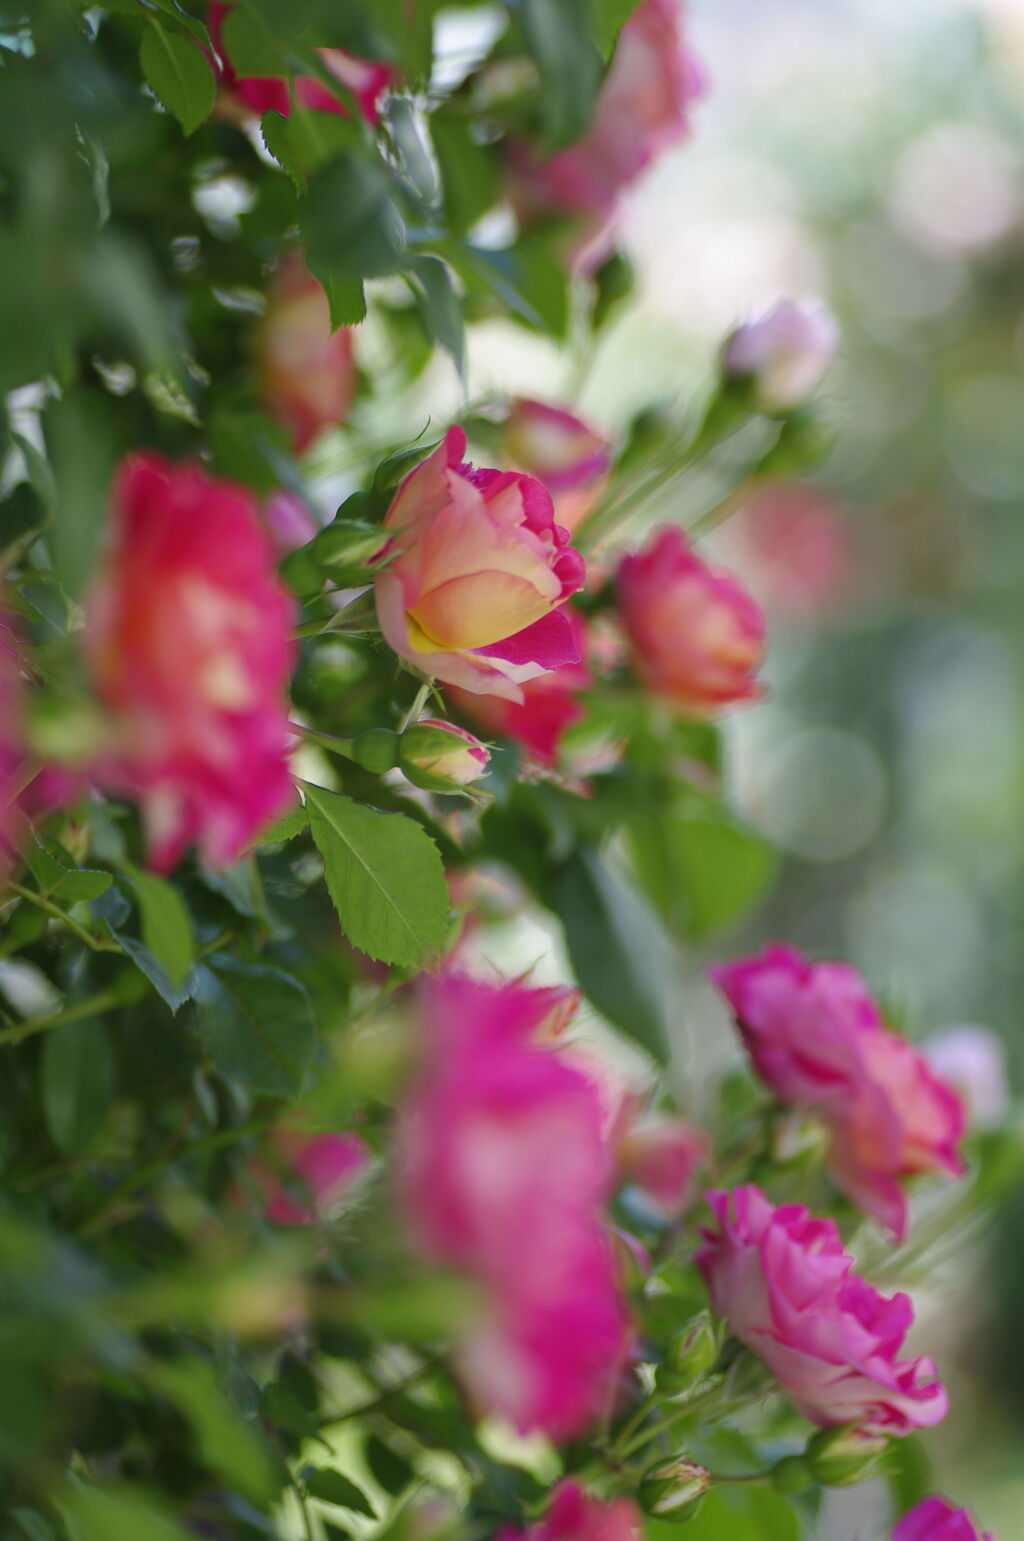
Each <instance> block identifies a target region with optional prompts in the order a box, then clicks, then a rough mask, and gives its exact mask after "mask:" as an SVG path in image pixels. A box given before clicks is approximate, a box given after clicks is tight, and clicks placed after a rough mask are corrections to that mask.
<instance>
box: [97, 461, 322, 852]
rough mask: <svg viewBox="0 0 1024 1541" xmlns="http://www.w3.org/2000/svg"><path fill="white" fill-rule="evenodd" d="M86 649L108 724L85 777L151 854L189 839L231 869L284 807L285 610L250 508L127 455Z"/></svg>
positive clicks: (225, 487) (226, 490)
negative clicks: (117, 802)
mask: <svg viewBox="0 0 1024 1541" xmlns="http://www.w3.org/2000/svg"><path fill="white" fill-rule="evenodd" d="M85 609H86V626H85V651H86V659H87V663H88V667H89V672H90V675H91V677H92V683H93V686H94V688H95V690H96V694H97V695H98V697H99V698H100V700H101V702H102V703H103V705H104V706H105V707H106V708H107V710H108V712H109V713H110V716H111V719H112V728H111V739H110V743H109V744H108V746H107V747H106V749H105V750H104V751H103V753H102V755H101V757H100V759H99V760H98V761H97V762H96V763H95V764H93V765H90V767H89V775H90V776H91V777H92V778H93V779H94V780H96V781H97V782H99V783H100V784H102V785H104V786H106V787H108V788H109V789H111V790H113V791H115V792H118V793H121V794H123V795H125V796H128V797H134V798H137V799H138V801H139V802H140V803H141V806H142V812H143V818H144V822H145V826H146V835H147V840H148V844H149V857H150V861H151V863H152V865H153V866H154V867H156V868H157V869H159V870H161V871H166V870H167V869H169V868H170V867H173V866H174V864H175V862H177V861H178V860H179V858H180V857H181V856H182V854H183V853H184V851H185V849H186V848H187V847H188V846H189V845H190V844H191V843H192V842H193V841H196V842H198V844H199V847H200V849H201V852H202V855H203V859H204V860H205V861H207V862H209V863H210V864H211V865H213V866H220V865H223V864H224V863H225V862H229V861H233V860H234V859H235V857H237V856H238V855H239V854H240V852H241V851H242V849H243V848H244V847H245V845H246V843H247V842H248V841H249V840H250V839H251V838H252V837H253V836H254V835H255V834H256V833H257V832H258V831H259V830H260V829H261V828H262V826H263V825H265V824H267V823H268V822H269V821H270V820H271V819H272V818H274V817H275V816H276V815H277V814H279V813H281V812H282V811H283V809H284V808H285V807H286V806H287V805H288V803H289V802H290V801H291V800H292V799H293V797H294V795H295V792H294V786H293V782H292V778H291V775H290V774H289V770H288V753H289V749H290V747H291V740H292V733H291V730H290V729H289V726H288V699H287V686H288V678H289V674H290V671H291V663H292V657H293V644H292V640H291V626H292V616H293V606H292V602H291V600H290V599H289V597H288V595H287V593H286V592H285V590H284V588H283V587H282V585H281V584H280V582H279V581H278V578H277V575H276V573H275V570H274V552H273V549H272V547H271V544H270V540H269V538H268V537H267V535H266V534H265V533H264V531H263V529H262V528H261V524H260V519H259V514H258V511H257V507H256V502H255V499H254V498H253V496H252V494H251V493H249V492H248V491H247V490H246V489H245V488H244V487H239V486H236V485H235V484H234V483H233V482H228V481H219V480H214V479H213V478H211V477H209V476H207V475H206V473H205V472H204V471H203V470H201V469H200V467H199V466H197V465H172V464H171V463H170V462H168V461H166V460H164V459H162V458H161V457H160V456H159V455H155V454H150V453H143V454H136V455H131V456H129V457H128V459H127V460H125V461H124V462H123V464H122V466H121V469H120V471H119V473H118V476H117V480H116V483H115V489H114V506H113V514H112V525H111V530H110V534H109V539H108V543H107V547H106V550H105V552H104V554H103V556H102V558H101V560H100V564H99V567H98V570H97V572H96V574H95V576H94V578H93V580H92V584H91V587H90V589H89V592H88V594H87V597H86V605H85Z"/></svg>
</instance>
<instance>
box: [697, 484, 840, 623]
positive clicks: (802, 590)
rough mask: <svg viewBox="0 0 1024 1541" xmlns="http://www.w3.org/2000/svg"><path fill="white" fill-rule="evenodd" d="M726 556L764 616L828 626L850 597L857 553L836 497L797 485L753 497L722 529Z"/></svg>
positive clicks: (778, 487)
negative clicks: (731, 559) (764, 611)
mask: <svg viewBox="0 0 1024 1541" xmlns="http://www.w3.org/2000/svg"><path fill="white" fill-rule="evenodd" d="M723 533H724V535H725V537H726V540H727V542H728V543H729V549H730V554H731V553H732V552H733V550H735V556H736V560H737V564H738V566H739V567H740V570H741V571H742V573H743V574H744V577H745V578H747V579H749V583H750V588H751V591H752V592H753V593H754V594H755V595H756V596H757V598H758V599H759V600H760V601H761V603H762V604H763V605H764V606H765V608H766V609H767V610H768V611H769V612H775V613H777V614H779V615H784V616H787V617H792V618H795V619H796V620H799V621H812V622H823V621H825V622H827V621H828V620H830V619H832V618H833V617H834V616H835V615H836V614H837V612H841V610H842V608H843V606H844V604H848V603H849V602H850V601H851V600H852V599H853V598H854V596H855V593H856V589H857V587H858V578H859V573H858V569H859V554H858V550H857V545H856V542H855V539H854V531H853V528H852V525H851V522H850V521H849V520H848V519H847V517H846V516H845V514H844V512H843V510H842V508H841V507H840V506H839V504H838V503H836V502H835V501H834V499H832V498H830V497H827V496H826V495H825V494H824V493H822V492H819V491H818V490H817V488H815V487H809V486H805V485H804V484H802V483H800V482H783V483H782V484H781V485H778V486H768V487H764V488H762V489H761V490H760V491H758V492H756V493H755V494H754V496H753V497H752V498H751V500H750V502H749V503H746V504H744V506H743V507H742V508H741V509H739V510H738V511H737V512H736V514H734V515H733V517H732V518H731V519H730V520H729V523H728V525H727V527H726V528H725V531H724V532H723Z"/></svg>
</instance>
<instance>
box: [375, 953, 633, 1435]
mask: <svg viewBox="0 0 1024 1541" xmlns="http://www.w3.org/2000/svg"><path fill="white" fill-rule="evenodd" d="M536 993H537V992H534V991H531V990H529V989H526V988H524V987H523V986H520V985H515V984H513V985H506V986H503V987H495V986H489V985H483V984H478V983H476V982H474V981H472V980H470V979H468V978H465V977H463V976H460V975H454V974H449V975H447V976H445V977H443V978H442V979H441V980H439V981H437V982H431V983H428V984H427V985H426V986H425V987H424V989H423V992H422V997H421V999H422V1005H423V1018H422V1026H423V1033H424V1038H425V1044H424V1053H423V1061H422V1065H421V1071H420V1077H419V1081H418V1083H417V1085H416V1086H415V1087H414V1089H413V1092H412V1095H411V1096H410V1098H409V1101H408V1104H407V1106H406V1109H405V1119H404V1127H403V1130H402V1133H401V1137H400V1156H399V1174H400V1175H399V1185H400V1196H401V1200H402V1205H403V1208H404V1211H405V1214H406V1217H407V1221H408V1224H409V1228H410V1230H411V1232H412V1234H413V1236H414V1238H415V1240H416V1241H417V1243H418V1245H419V1247H420V1248H421V1250H422V1251H423V1252H424V1253H425V1254H426V1255H427V1256H428V1257H430V1258H432V1259H434V1260H435V1261H437V1262H439V1263H443V1264H447V1265H448V1266H451V1267H456V1268H459V1269H461V1270H463V1271H464V1272H465V1273H467V1274H468V1275H469V1276H470V1277H471V1278H473V1279H475V1280H476V1281H478V1283H479V1284H480V1286H481V1288H482V1290H483V1293H484V1297H485V1300H486V1307H485V1309H484V1310H483V1312H482V1313H481V1314H480V1315H479V1316H478V1317H476V1318H475V1319H474V1320H473V1321H471V1322H470V1323H468V1324H467V1326H466V1329H465V1331H464V1332H463V1334H462V1336H461V1339H460V1342H459V1343H458V1344H457V1347H456V1358H457V1362H458V1365H459V1367H460V1371H461V1375H462V1378H463V1380H464V1382H465V1384H466V1386H467V1389H468V1391H469V1394H470V1396H471V1398H472V1400H473V1402H474V1403H475V1404H476V1406H477V1407H478V1408H479V1409H480V1410H481V1411H486V1412H491V1413H496V1414H499V1415H500V1416H502V1417H505V1418H506V1419H508V1420H509V1422H511V1423H512V1424H514V1425H515V1427H516V1428H517V1429H519V1430H520V1431H521V1432H523V1433H526V1432H529V1431H531V1430H539V1431H541V1432H544V1433H546V1434H548V1435H550V1436H551V1437H552V1438H553V1439H567V1438H571V1437H573V1436H574V1435H576V1434H579V1433H581V1432H582V1431H583V1430H584V1429H585V1428H586V1426H587V1425H588V1424H589V1423H590V1422H591V1421H592V1420H593V1419H594V1418H595V1417H596V1416H597V1415H598V1414H599V1412H600V1411H601V1410H602V1408H603V1407H604V1406H605V1405H606V1402H607V1399H608V1397H609V1395H611V1394H612V1393H613V1390H614V1384H615V1379H616V1375H617V1373H618V1371H619V1369H620V1367H621V1365H622V1362H623V1358H624V1355H625V1352H626V1346H627V1320H626V1314H625V1308H624V1306H623V1303H622V1300H621V1297H620V1291H619V1282H618V1274H617V1268H616V1263H615V1255H614V1251H613V1246H612V1242H611V1239H610V1236H609V1233H608V1230H607V1227H606V1225H605V1223H604V1220H603V1215H602V1204H603V1201H604V1199H605V1197H606V1195H607V1192H608V1189H609V1184H610V1177H611V1173H610V1162H609V1159H608V1152H607V1150H606V1147H605V1142H604V1140H603V1137H602V1115H601V1106H600V1101H599V1099H598V1097H597V1094H596V1092H595V1090H594V1088H593V1087H592V1086H591V1084H590V1083H589V1082H588V1080H587V1079H586V1077H585V1076H583V1075H581V1074H579V1072H577V1071H576V1070H574V1069H573V1068H572V1067H571V1066H570V1065H568V1064H566V1063H564V1062H563V1061H562V1060H561V1059H560V1058H559V1056H558V1055H557V1054H556V1053H553V1052H551V1051H550V1050H545V1049H543V1048H540V1047H537V1046H535V1044H534V1042H533V1041H532V1040H533V1035H534V1034H535V1033H536V1032H537V1030H538V1027H539V1026H540V1024H541V1022H542V1020H543V1018H544V1017H545V1016H546V1015H547V1006H548V1003H547V1002H546V1001H544V1002H539V1001H536V1000H534V999H532V997H533V996H534V995H535V994H536ZM542 993H545V994H546V993H547V992H542Z"/></svg>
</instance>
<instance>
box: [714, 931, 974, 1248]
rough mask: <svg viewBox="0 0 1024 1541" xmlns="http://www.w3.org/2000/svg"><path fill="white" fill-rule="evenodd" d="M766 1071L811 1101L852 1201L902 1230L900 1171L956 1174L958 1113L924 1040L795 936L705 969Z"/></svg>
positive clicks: (770, 1081) (778, 1087) (851, 973)
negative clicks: (910, 1035) (922, 1046)
mask: <svg viewBox="0 0 1024 1541" xmlns="http://www.w3.org/2000/svg"><path fill="white" fill-rule="evenodd" d="M710 975H711V978H712V979H713V980H714V982H715V984H717V986H718V988H719V989H720V990H721V991H722V993H723V995H724V996H725V998H726V1000H727V1001H728V1002H729V1004H730V1006H731V1007H732V1009H733V1012H734V1014H735V1017H736V1021H737V1024H738V1026H739V1029H740V1032H741V1033H742V1035H743V1041H744V1043H745V1045H746V1047H747V1051H748V1053H749V1054H750V1057H751V1059H752V1060H753V1063H754V1068H755V1069H756V1070H757V1072H758V1074H759V1075H760V1076H761V1079H762V1080H763V1081H765V1082H766V1084H767V1085H768V1086H770V1087H771V1089H772V1091H773V1092H775V1094H776V1096H777V1097H779V1098H780V1099H781V1100H782V1101H783V1102H790V1103H797V1104H799V1105H801V1106H803V1107H807V1108H812V1109H814V1110H815V1111H816V1112H817V1113H819V1114H820V1115H821V1116H822V1117H823V1118H824V1119H825V1121H826V1122H827V1123H828V1125H829V1127H830V1129H831V1132H832V1142H831V1147H830V1153H829V1165H830V1167H831V1170H832V1174H833V1176H834V1177H835V1180H836V1182H837V1183H838V1184H839V1186H840V1187H841V1188H842V1189H843V1191H844V1193H846V1194H847V1195H848V1196H849V1197H850V1198H851V1199H852V1200H853V1201H854V1203H855V1204H859V1205H860V1207H861V1208H862V1209H863V1210H865V1212H866V1213H867V1214H870V1215H872V1216H874V1218H875V1219H876V1220H878V1221H879V1222H880V1223H881V1224H882V1225H885V1226H887V1227H888V1228H889V1229H890V1230H891V1231H893V1232H894V1233H895V1234H896V1236H897V1237H900V1238H902V1237H903V1235H904V1234H905V1232H906V1227H907V1202H906V1198H905V1196H904V1193H903V1190H902V1188H901V1186H900V1178H903V1177H909V1176H911V1175H913V1174H915V1173H919V1172H938V1171H944V1172H948V1173H949V1174H950V1175H951V1176H954V1177H957V1176H960V1175H961V1173H962V1172H963V1163H962V1161H961V1159H960V1156H959V1154H958V1152H957V1148H956V1147H957V1141H958V1140H959V1139H960V1137H961V1136H962V1134H963V1129H964V1114H963V1108H962V1106H961V1103H960V1100H959V1098H958V1097H957V1096H956V1094H955V1093H954V1092H953V1090H952V1089H951V1088H950V1087H949V1086H947V1085H946V1084H945V1082H943V1081H940V1080H939V1079H938V1077H937V1076H935V1075H933V1073H932V1072H931V1070H930V1069H929V1067H928V1064H927V1062H926V1060H925V1058H924V1056H923V1055H922V1054H921V1052H920V1051H919V1050H918V1049H916V1048H915V1047H914V1045H913V1044H911V1043H909V1042H908V1041H907V1040H906V1039H905V1038H901V1037H900V1036H899V1035H898V1034H897V1033H893V1032H890V1031H889V1030H888V1028H886V1026H885V1024H884V1022H883V1021H882V1016H881V1013H880V1012H879V1010H878V1007H877V1006H876V1004H875V1002H874V1001H873V1000H872V998H871V996H870V995H869V994H868V991H867V988H866V986H865V985H864V982H863V980H862V979H861V978H860V976H859V974H858V973H857V972H856V970H855V969H853V968H851V967H850V965H849V964H847V963H811V962H809V961H808V960H807V959H806V958H804V957H803V956H802V954H801V953H799V952H797V951H796V950H795V949H794V948H791V947H779V946H774V947H767V948H765V950H764V952H763V953H761V955H760V956H759V957H753V958H741V959H740V960H739V961H738V962H735V963H728V964H719V965H718V966H717V967H715V968H712V969H711V970H710Z"/></svg>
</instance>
